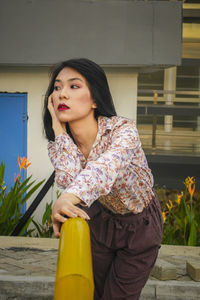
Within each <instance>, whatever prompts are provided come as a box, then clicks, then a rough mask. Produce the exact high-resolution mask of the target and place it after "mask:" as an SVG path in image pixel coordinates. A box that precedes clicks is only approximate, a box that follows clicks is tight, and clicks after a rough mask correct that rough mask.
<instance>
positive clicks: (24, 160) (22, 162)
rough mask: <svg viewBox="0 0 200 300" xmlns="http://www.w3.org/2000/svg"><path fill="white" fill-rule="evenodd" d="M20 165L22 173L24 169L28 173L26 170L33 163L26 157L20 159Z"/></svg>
mask: <svg viewBox="0 0 200 300" xmlns="http://www.w3.org/2000/svg"><path fill="white" fill-rule="evenodd" d="M18 164H19V168H20V171H21V169H24V170H25V171H26V169H27V168H28V167H29V166H30V164H31V163H30V162H29V161H28V158H26V157H21V158H20V160H19V157H18Z"/></svg>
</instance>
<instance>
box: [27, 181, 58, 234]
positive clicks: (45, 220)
mask: <svg viewBox="0 0 200 300" xmlns="http://www.w3.org/2000/svg"><path fill="white" fill-rule="evenodd" d="M53 188H54V185H53V186H52V192H53ZM60 195H61V193H60V191H58V190H56V197H57V198H59V197H60ZM52 198H53V196H52ZM52 205H53V200H51V202H50V203H46V208H45V212H44V214H43V217H42V224H40V223H38V222H36V221H35V220H32V222H33V224H34V225H35V228H36V229H37V233H36V235H34V236H36V237H40V238H47V237H48V238H51V237H53V224H52V220H51V214H52Z"/></svg>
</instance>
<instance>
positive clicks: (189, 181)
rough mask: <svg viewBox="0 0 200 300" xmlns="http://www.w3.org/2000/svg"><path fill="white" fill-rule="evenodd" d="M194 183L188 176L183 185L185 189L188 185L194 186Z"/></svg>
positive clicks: (192, 178)
mask: <svg viewBox="0 0 200 300" xmlns="http://www.w3.org/2000/svg"><path fill="white" fill-rule="evenodd" d="M194 183H195V179H194V177H190V176H188V177H187V178H186V179H185V185H186V187H188V186H189V185H190V184H194Z"/></svg>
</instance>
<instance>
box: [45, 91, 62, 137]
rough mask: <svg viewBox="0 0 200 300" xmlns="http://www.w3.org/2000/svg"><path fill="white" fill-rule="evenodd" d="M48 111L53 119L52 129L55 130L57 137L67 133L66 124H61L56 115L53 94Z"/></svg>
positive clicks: (49, 100) (49, 99) (50, 97)
mask: <svg viewBox="0 0 200 300" xmlns="http://www.w3.org/2000/svg"><path fill="white" fill-rule="evenodd" d="M48 110H49V113H50V115H51V118H52V128H53V130H54V133H55V136H57V135H59V134H61V133H63V132H66V124H65V123H61V122H60V121H59V119H58V117H57V115H56V112H55V108H54V104H53V95H52V94H51V95H50V96H49V98H48Z"/></svg>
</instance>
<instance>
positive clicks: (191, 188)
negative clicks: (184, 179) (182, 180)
mask: <svg viewBox="0 0 200 300" xmlns="http://www.w3.org/2000/svg"><path fill="white" fill-rule="evenodd" d="M192 186H193V187H192ZM194 191H195V184H189V185H188V192H189V194H190V196H191V197H193V194H194Z"/></svg>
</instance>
